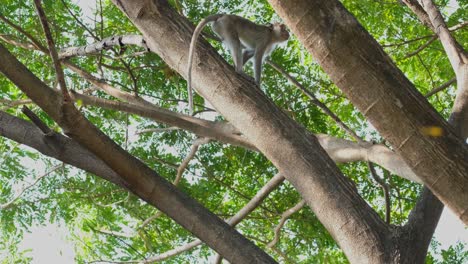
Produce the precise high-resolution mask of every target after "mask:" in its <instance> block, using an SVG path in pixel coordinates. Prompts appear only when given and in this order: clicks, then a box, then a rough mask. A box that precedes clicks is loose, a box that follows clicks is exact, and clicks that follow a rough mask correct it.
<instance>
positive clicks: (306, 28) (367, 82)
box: [269, 0, 468, 223]
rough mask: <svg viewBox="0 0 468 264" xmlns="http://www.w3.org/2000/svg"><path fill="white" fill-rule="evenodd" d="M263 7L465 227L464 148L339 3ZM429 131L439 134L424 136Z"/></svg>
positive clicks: (301, 1)
mask: <svg viewBox="0 0 468 264" xmlns="http://www.w3.org/2000/svg"><path fill="white" fill-rule="evenodd" d="M269 3H271V4H272V6H273V7H274V8H275V10H276V11H277V12H278V13H279V15H280V16H281V17H282V18H283V20H284V21H285V23H286V24H287V25H288V26H289V27H290V29H291V31H292V32H294V34H295V35H296V36H297V37H298V39H299V41H301V42H302V43H303V44H304V45H305V47H306V48H307V49H308V50H309V51H310V52H311V54H312V55H313V57H314V58H315V59H316V60H317V61H318V63H319V64H320V65H321V66H322V68H323V69H324V71H325V72H326V73H327V74H328V75H329V76H330V78H331V80H332V81H333V82H334V83H335V84H336V85H337V86H338V87H339V88H340V89H341V90H342V91H343V92H344V93H345V94H346V95H347V96H348V98H349V99H350V101H352V102H353V104H354V105H355V106H356V107H357V108H358V109H359V110H360V111H361V112H362V113H363V114H364V116H366V118H367V119H368V120H369V121H370V122H371V123H372V125H373V126H374V127H375V128H376V129H377V130H378V131H379V132H380V134H381V135H382V136H383V137H384V138H385V139H386V140H387V141H388V142H389V143H390V144H392V145H393V146H394V149H395V150H396V151H397V153H399V154H400V155H401V156H402V157H403V158H404V159H405V161H406V162H407V163H408V165H409V166H410V167H411V169H412V170H413V171H414V172H415V173H416V175H418V176H419V178H421V179H422V180H423V181H424V183H425V184H426V185H427V186H428V187H429V188H430V189H431V190H432V191H433V192H434V193H435V194H436V195H437V196H438V197H439V198H440V199H441V200H443V202H444V203H445V204H446V205H448V206H449V207H450V208H451V209H452V210H453V211H454V212H455V214H456V215H457V216H459V217H460V219H462V220H463V221H464V222H465V223H468V207H467V206H468V204H467V203H466V201H467V200H468V191H467V190H468V158H467V157H468V148H467V147H466V146H465V144H464V141H463V140H462V139H461V138H459V137H457V134H456V133H455V131H454V130H453V129H452V127H450V126H449V125H448V124H447V122H446V121H445V120H443V118H442V117H441V116H440V115H439V114H438V113H437V112H436V111H435V110H434V108H433V107H432V106H431V105H430V104H429V103H428V102H427V100H425V98H424V97H423V96H422V95H421V94H419V93H418V92H417V90H416V89H415V88H414V85H413V84H412V83H411V82H410V81H409V80H408V79H407V78H406V77H405V76H404V74H403V73H402V72H401V71H400V70H399V69H398V68H397V67H396V65H395V64H394V63H393V62H392V61H391V59H390V58H389V57H388V55H386V54H385V52H384V51H383V50H382V48H381V47H380V45H379V44H378V43H377V42H376V41H375V40H374V39H373V38H372V36H370V34H369V33H368V32H366V31H365V30H364V29H363V27H362V26H361V25H360V24H359V22H358V21H357V20H356V19H355V18H354V17H353V16H352V15H351V14H350V13H349V12H348V11H347V10H346V9H345V8H344V7H343V5H342V4H341V3H340V2H339V1H337V0H329V1H320V0H312V1H310V0H308V1H305V0H292V1H280V0H269ZM331 29H332V30H331ZM362 47H366V49H362ZM427 126H437V127H439V128H440V129H441V130H442V131H443V135H444V136H439V137H434V136H428V135H427V133H425V131H424V130H423V128H425V127H427ZM447 160H450V161H451V162H447ZM444 179H445V180H444ZM448 179H450V180H448Z"/></svg>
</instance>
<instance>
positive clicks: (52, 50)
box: [34, 0, 70, 102]
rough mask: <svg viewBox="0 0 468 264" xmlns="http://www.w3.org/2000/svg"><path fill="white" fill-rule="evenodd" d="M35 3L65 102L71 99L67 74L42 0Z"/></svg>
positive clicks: (36, 0) (35, 0)
mask: <svg viewBox="0 0 468 264" xmlns="http://www.w3.org/2000/svg"><path fill="white" fill-rule="evenodd" d="M34 5H35V6H36V11H37V14H38V16H39V19H40V21H41V24H42V29H43V30H44V34H45V36H46V39H47V46H48V47H49V53H50V57H51V58H52V61H53V63H54V69H55V74H56V75H57V81H58V83H59V84H60V90H61V91H62V96H63V100H64V102H68V101H70V95H69V94H68V91H67V86H66V83H65V75H64V74H63V69H62V65H61V64H60V61H59V58H58V55H57V50H56V49H55V43H54V39H53V38H52V32H51V30H50V27H49V22H48V21H47V17H46V14H45V12H44V9H42V5H41V0H34Z"/></svg>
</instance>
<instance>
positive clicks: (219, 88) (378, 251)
mask: <svg viewBox="0 0 468 264" xmlns="http://www.w3.org/2000/svg"><path fill="white" fill-rule="evenodd" d="M114 3H115V4H116V5H117V6H118V7H119V8H120V9H121V10H122V11H123V12H124V13H125V14H126V15H127V16H128V17H129V18H130V20H131V21H132V22H133V23H134V24H135V26H136V27H137V28H138V29H139V30H140V31H141V32H142V33H143V36H144V38H145V40H146V41H147V44H148V47H149V48H150V50H151V51H153V52H156V53H158V54H159V55H160V56H161V58H162V59H164V60H165V61H166V63H168V64H169V65H170V66H171V67H172V68H174V69H175V70H177V71H178V72H179V73H181V74H182V75H183V76H186V74H187V72H186V70H187V64H186V62H187V58H188V50H189V43H190V39H191V35H192V32H193V28H194V27H193V25H192V24H191V23H189V22H188V21H187V20H186V19H185V18H183V17H181V16H180V15H179V14H177V13H176V12H175V11H174V10H172V9H171V8H170V6H169V5H168V4H167V2H166V1H163V0H161V1H144V0H138V1H130V0H124V1H114ZM193 68H194V70H193V83H194V88H196V89H197V91H198V92H199V93H200V94H201V95H202V96H204V97H205V98H206V99H208V100H209V101H210V102H211V104H212V105H214V107H215V108H216V109H217V110H218V111H219V112H220V113H221V114H223V115H224V116H225V117H226V118H227V119H228V120H229V121H230V122H231V123H232V124H233V125H234V126H235V127H236V128H237V129H238V130H239V131H241V132H242V133H243V134H244V135H245V136H246V137H247V138H248V140H249V141H250V142H252V144H254V145H255V146H256V147H257V148H258V149H259V150H260V151H261V152H262V153H263V154H264V155H265V156H267V158H268V159H269V160H270V161H272V162H273V164H274V165H275V166H276V167H277V168H278V169H279V171H280V172H281V173H282V174H284V175H285V177H286V178H287V180H288V181H289V182H291V183H292V184H293V185H294V186H295V188H296V189H297V190H298V191H299V192H300V194H301V195H302V197H303V198H304V199H305V200H306V202H307V204H308V205H309V206H310V207H311V208H312V210H313V211H314V212H315V213H316V215H317V217H318V218H319V219H320V221H321V222H322V223H323V224H324V226H325V227H326V228H327V229H328V231H329V232H330V234H331V235H332V236H333V237H334V239H335V240H336V241H337V242H338V244H339V245H340V246H341V248H342V249H343V250H344V252H345V253H346V255H347V256H348V258H349V259H350V260H351V261H354V262H356V263H384V262H386V261H387V260H388V259H387V256H384V255H382V252H385V251H384V249H385V247H386V245H385V244H386V242H387V239H386V236H387V234H388V229H387V225H386V224H385V223H384V222H383V221H382V220H381V219H380V218H379V216H378V215H377V214H376V213H375V212H374V211H373V210H372V209H371V208H370V207H369V206H368V204H367V203H366V202H365V201H364V200H363V199H362V198H361V197H360V196H359V194H358V193H357V191H356V189H355V187H354V185H353V184H352V183H351V182H350V181H349V180H348V179H347V178H345V177H344V176H343V175H342V174H341V172H340V171H339V170H338V168H337V167H336V165H335V164H334V163H333V161H332V160H331V159H330V158H329V157H328V155H327V154H326V152H325V151H324V150H323V149H322V148H321V147H320V144H319V143H318V141H317V139H316V138H315V137H314V136H313V135H312V134H310V133H309V132H308V131H306V130H305V129H304V128H303V127H302V126H300V125H298V124H297V123H296V122H294V121H293V120H291V119H290V118H289V117H288V116H287V115H286V114H285V113H284V112H282V111H281V110H280V109H278V108H277V107H276V106H275V105H274V104H273V103H272V102H271V100H269V99H268V98H267V97H266V96H265V95H264V94H263V93H262V91H261V90H260V89H259V88H258V87H257V86H256V85H255V84H254V82H253V81H251V80H247V79H246V78H244V77H242V76H241V75H239V74H237V73H236V72H235V71H234V70H233V67H232V66H230V65H228V64H227V63H226V62H225V61H224V60H223V59H222V58H221V57H220V56H219V55H218V54H217V53H216V52H215V51H214V50H213V48H211V47H210V46H209V45H208V44H207V43H206V42H205V41H202V42H201V44H200V43H199V44H198V45H197V52H196V54H195V64H194V67H193Z"/></svg>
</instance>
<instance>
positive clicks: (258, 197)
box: [115, 173, 284, 263]
mask: <svg viewBox="0 0 468 264" xmlns="http://www.w3.org/2000/svg"><path fill="white" fill-rule="evenodd" d="M283 181H284V177H283V176H282V175H281V174H279V173H278V174H276V175H275V176H274V177H273V178H271V179H270V180H269V181H268V182H267V183H266V184H265V185H264V186H263V187H262V188H261V189H260V190H259V191H258V192H257V193H256V194H255V196H254V197H252V199H251V200H250V201H249V202H248V203H247V204H246V205H245V206H244V207H242V209H241V210H239V211H238V212H237V213H236V214H235V215H234V216H233V217H231V218H230V219H229V220H228V221H227V223H228V224H229V225H230V226H233V227H234V226H236V225H237V224H238V223H240V222H241V221H242V220H243V219H244V218H245V217H247V215H249V214H250V213H251V212H252V211H253V210H255V208H257V207H258V206H259V205H260V204H261V203H262V201H263V200H264V199H265V198H266V197H267V196H268V195H269V194H270V193H271V192H272V191H273V190H275V189H276V188H277V187H278V186H279V185H280V184H281V183H282V182H283ZM152 217H154V216H152ZM152 217H150V218H148V219H147V220H146V221H145V223H146V222H150V221H152V220H153V219H152ZM150 219H151V220H150ZM201 244H203V242H202V241H201V240H199V239H197V240H194V241H192V242H190V243H188V244H185V245H182V246H179V247H177V248H174V249H171V250H169V251H166V252H164V253H162V254H159V255H156V256H153V257H150V258H148V259H146V260H131V261H128V262H126V261H115V263H153V262H157V261H161V260H165V259H168V258H171V257H174V256H176V255H179V254H181V253H183V252H186V251H188V250H191V249H192V248H194V247H197V246H199V245H201Z"/></svg>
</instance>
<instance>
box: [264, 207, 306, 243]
mask: <svg viewBox="0 0 468 264" xmlns="http://www.w3.org/2000/svg"><path fill="white" fill-rule="evenodd" d="M304 205H305V201H304V200H301V201H300V202H299V203H297V204H296V205H295V206H293V207H291V208H289V209H288V210H286V211H284V212H283V214H282V215H281V219H280V222H279V223H278V225H277V226H276V227H275V237H274V238H273V240H272V241H271V242H270V243H268V245H267V247H269V248H272V247H274V246H275V245H276V243H278V241H279V239H280V232H281V228H283V226H284V224H285V223H286V220H288V218H289V217H290V216H291V215H293V214H294V213H296V212H298V211H299V210H301V209H302V207H304Z"/></svg>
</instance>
